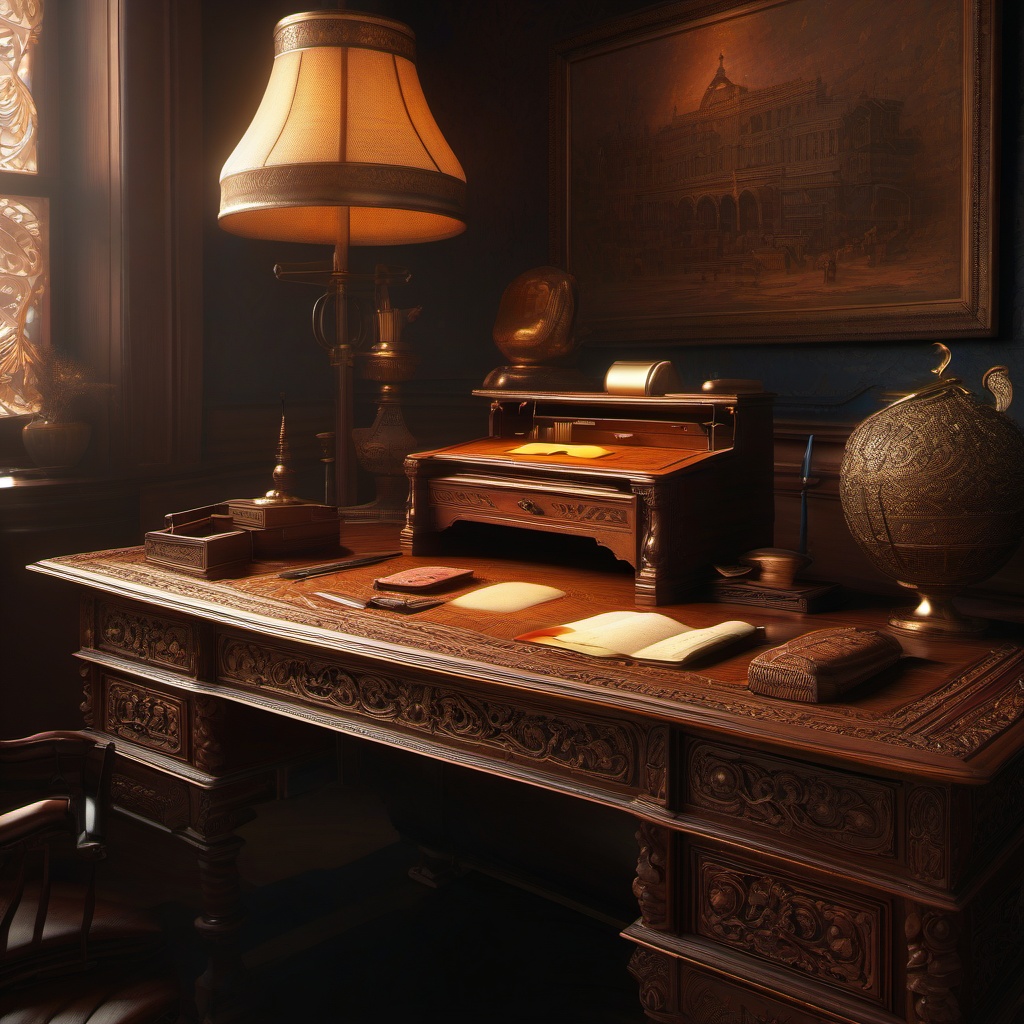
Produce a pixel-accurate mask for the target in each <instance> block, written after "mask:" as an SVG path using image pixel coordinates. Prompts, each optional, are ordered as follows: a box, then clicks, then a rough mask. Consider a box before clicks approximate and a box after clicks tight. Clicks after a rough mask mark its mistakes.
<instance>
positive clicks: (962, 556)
mask: <svg viewBox="0 0 1024 1024" xmlns="http://www.w3.org/2000/svg"><path fill="white" fill-rule="evenodd" d="M938 347H939V348H941V349H942V350H943V352H944V354H945V358H944V360H943V363H942V365H941V366H940V367H939V368H938V369H936V370H933V371H932V372H933V373H936V374H938V378H939V379H938V380H936V381H934V382H932V383H931V384H929V385H927V386H925V387H923V388H921V389H920V390H918V391H915V392H913V393H912V394H909V395H905V396H904V397H902V398H900V399H898V400H897V401H895V402H893V403H892V404H891V405H889V406H887V407H886V408H884V409H882V410H881V411H879V412H876V413H874V414H873V415H872V416H869V417H868V418H867V419H866V420H864V422H863V423H861V424H860V425H859V426H858V427H857V428H856V430H854V432H853V433H852V434H851V435H850V438H849V440H848V441H847V443H846V453H845V455H844V458H843V464H842V468H841V469H840V495H841V498H842V505H843V514H844V516H845V518H846V524H847V526H849V528H850V532H851V533H852V534H853V536H854V539H855V540H856V541H857V543H858V544H859V545H860V546H861V548H862V549H863V550H864V552H865V553H866V554H867V556H868V558H869V559H870V560H871V562H872V563H873V564H874V565H875V567H876V568H878V569H880V570H881V571H882V572H883V573H885V574H886V575H887V576H890V577H892V578H893V579H894V580H896V582H898V583H899V584H900V585H901V586H904V587H908V588H910V589H911V590H916V591H917V592H918V597H919V601H918V605H917V607H916V608H915V609H913V610H912V611H910V610H898V611H894V612H893V614H892V616H891V617H890V619H889V622H890V625H892V626H894V627H896V628H897V629H900V630H904V631H909V632H914V633H920V634H926V635H929V636H950V637H957V636H969V635H972V634H977V633H980V632H983V631H984V629H985V623H984V622H982V621H980V620H977V619H972V618H968V617H966V616H963V615H961V614H960V613H959V612H958V611H957V609H956V607H955V606H954V604H953V600H952V599H953V596H954V595H955V594H956V593H957V592H958V591H960V590H962V589H963V588H964V587H967V586H970V585H971V584H975V583H980V582H981V581H983V580H986V579H988V578H989V577H990V576H992V575H993V574H994V573H995V572H997V571H998V570H999V569H1000V568H1001V567H1002V566H1003V565H1005V563H1006V562H1007V561H1008V560H1009V558H1010V556H1011V555H1012V554H1013V552H1014V551H1015V549H1016V548H1017V545H1018V544H1019V543H1020V540H1021V536H1022V534H1024V434H1022V433H1021V430H1020V428H1019V427H1018V426H1017V424H1016V423H1014V422H1013V420H1011V419H1010V418H1009V417H1008V416H1007V415H1005V413H1006V409H1007V408H1008V407H1009V405H1010V401H1011V399H1012V395H1013V390H1012V387H1011V385H1010V380H1009V376H1008V374H1007V370H1006V367H1005V366H997V367H993V368H992V369H990V370H989V371H988V372H987V373H986V374H985V376H984V377H983V380H982V383H983V384H984V385H985V387H986V388H988V390H989V391H990V392H991V393H992V395H993V396H994V398H995V404H994V405H991V404H988V403H982V402H979V401H978V400H977V399H976V398H975V397H974V395H972V394H971V392H970V391H968V390H967V389H966V388H965V387H964V386H963V384H962V383H961V382H960V381H959V380H957V379H956V378H954V377H945V376H943V372H944V370H945V368H946V366H947V365H948V363H949V350H948V349H947V348H946V347H945V346H944V345H939V346H938Z"/></svg>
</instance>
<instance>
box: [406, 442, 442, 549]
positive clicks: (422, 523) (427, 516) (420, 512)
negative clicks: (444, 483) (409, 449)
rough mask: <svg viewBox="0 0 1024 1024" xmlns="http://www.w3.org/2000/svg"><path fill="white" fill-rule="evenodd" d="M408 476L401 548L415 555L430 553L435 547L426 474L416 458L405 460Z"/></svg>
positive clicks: (435, 539) (435, 541)
mask: <svg viewBox="0 0 1024 1024" xmlns="http://www.w3.org/2000/svg"><path fill="white" fill-rule="evenodd" d="M405 474H406V476H407V477H408V478H409V498H408V502H407V504H406V509H405V526H403V527H402V532H401V534H400V535H399V543H400V546H401V547H402V549H403V550H405V551H408V552H410V553H411V554H415V555H422V554H430V553H431V552H432V551H434V550H436V548H437V538H436V536H435V535H434V533H433V523H432V522H431V521H430V520H431V512H430V508H429V503H428V501H427V483H428V476H427V473H426V472H425V471H422V470H421V467H420V464H419V462H418V461H417V460H416V459H406V460H405Z"/></svg>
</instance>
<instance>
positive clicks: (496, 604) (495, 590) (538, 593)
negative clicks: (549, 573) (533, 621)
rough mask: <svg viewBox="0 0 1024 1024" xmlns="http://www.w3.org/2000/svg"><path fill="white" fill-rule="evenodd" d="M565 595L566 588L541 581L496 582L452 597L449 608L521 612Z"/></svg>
mask: <svg viewBox="0 0 1024 1024" xmlns="http://www.w3.org/2000/svg"><path fill="white" fill-rule="evenodd" d="M559 597H565V591H564V590H558V589H557V588H556V587H546V586H544V585H543V584H541V583H495V584H493V585H492V586H489V587H481V588H480V589H479V590H471V591H470V592H469V593H468V594H462V595H461V596H460V597H455V598H452V600H451V601H449V602H448V607H449V608H466V609H468V610H470V611H475V612H506V613H507V612H521V611H522V610H523V609H524V608H532V607H533V606H534V605H535V604H543V603H544V602H545V601H554V600H555V599H556V598H559Z"/></svg>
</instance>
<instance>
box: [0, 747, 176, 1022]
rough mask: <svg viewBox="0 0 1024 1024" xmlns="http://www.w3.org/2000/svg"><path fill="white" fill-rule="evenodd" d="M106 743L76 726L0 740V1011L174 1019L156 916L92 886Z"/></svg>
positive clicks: (100, 841) (36, 1018)
mask: <svg viewBox="0 0 1024 1024" xmlns="http://www.w3.org/2000/svg"><path fill="white" fill-rule="evenodd" d="M112 755H113V744H102V743H99V742H97V741H96V740H95V739H94V738H93V737H91V736H88V735H86V734H84V733H77V732H46V733H39V734H37V735H35V736H29V737H27V738H25V739H18V740H0V1022H3V1024H43V1022H47V1021H53V1020H59V1021H60V1022H61V1024H85V1022H94V1024H99V1022H102V1024H157V1022H163V1021H175V1020H177V1019H178V1012H179V986H178V983H177V980H176V979H174V978H173V977H170V976H168V975H167V973H166V972H163V973H155V972H154V971H153V969H152V966H153V962H154V960H155V958H156V955H157V953H158V951H159V950H160V948H161V946H162V943H163V936H162V933H161V929H160V927H159V924H158V923H157V922H156V921H155V920H153V919H152V918H151V917H150V916H149V915H147V914H146V913H144V912H141V911H139V910H137V909H135V908H132V907H127V906H123V905H120V904H116V903H113V902H110V901H107V900H104V899H101V898H98V897H97V893H96V865H97V863H98V862H99V861H100V860H101V859H102V858H103V857H104V855H105V844H104V823H105V817H106V810H107V804H108V795H109V780H110V769H111V763H112Z"/></svg>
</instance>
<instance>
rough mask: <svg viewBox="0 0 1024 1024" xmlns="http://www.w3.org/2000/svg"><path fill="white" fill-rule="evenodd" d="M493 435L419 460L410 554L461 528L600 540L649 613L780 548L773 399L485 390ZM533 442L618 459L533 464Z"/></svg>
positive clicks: (537, 458) (551, 459)
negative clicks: (523, 450) (526, 451)
mask: <svg viewBox="0 0 1024 1024" xmlns="http://www.w3.org/2000/svg"><path fill="white" fill-rule="evenodd" d="M474 394H476V395H480V396H482V397H485V398H489V399H490V400H491V413H490V436H489V437H486V438H481V439H479V440H476V441H469V442H466V443H464V444H457V445H453V446H451V447H449V448H441V449H437V450H435V451H428V452H420V453H418V454H415V455H410V456H409V457H408V459H407V460H406V472H407V473H408V475H409V478H410V501H409V509H408V514H407V517H406V524H405V529H404V530H403V531H402V546H403V547H404V548H406V549H407V550H409V551H411V552H412V553H413V554H430V553H433V552H434V551H436V549H437V546H438V538H439V535H440V533H441V532H442V531H443V530H445V529H447V528H448V527H449V526H451V525H452V524H453V523H455V522H457V521H459V520H466V521H472V522H480V523H492V524H498V525H503V526H512V527H519V528H527V529H531V530H542V531H548V532H554V533H563V534H572V535H577V536H585V537H591V538H592V539H593V540H595V541H596V542H597V543H598V544H601V545H603V546H605V547H607V548H608V549H609V550H610V551H611V552H612V553H613V554H614V555H615V556H616V558H619V559H622V560H623V561H625V562H628V563H629V564H630V565H631V566H632V567H633V570H634V573H635V580H636V584H635V596H636V603H637V604H638V605H657V604H666V603H671V602H673V601H678V600H680V599H681V598H682V597H683V596H685V595H687V594H689V593H692V592H694V591H695V590H697V589H699V588H700V587H702V586H704V585H705V584H706V583H707V581H708V580H709V579H710V577H711V574H712V569H711V566H712V565H713V563H715V562H721V561H723V560H728V559H735V558H736V557H737V556H739V555H740V554H741V553H742V552H744V551H748V550H750V549H751V548H754V547H758V546H762V545H767V544H770V543H771V542H772V532H773V526H774V498H773V445H772V396H771V395H770V394H767V393H766V392H763V391H750V392H745V393H719V392H718V391H716V390H708V391H705V392H704V393H700V394H680V395H666V396H658V397H647V396H621V395H609V394H588V393H569V394H561V393H536V392H512V391H498V390H481V391H475V392H474ZM529 442H550V443H557V444H564V445H599V446H601V447H602V448H605V449H607V451H608V454H606V455H604V456H602V457H600V458H580V457H576V456H573V455H571V454H557V453H554V454H549V455H522V454H512V451H513V450H514V449H516V448H518V447H520V446H522V445H523V444H526V443H529Z"/></svg>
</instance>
